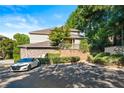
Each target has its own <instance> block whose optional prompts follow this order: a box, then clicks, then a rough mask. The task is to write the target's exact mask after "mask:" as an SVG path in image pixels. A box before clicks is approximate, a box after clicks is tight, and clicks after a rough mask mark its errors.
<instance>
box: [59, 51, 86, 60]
mask: <svg viewBox="0 0 124 93" xmlns="http://www.w3.org/2000/svg"><path fill="white" fill-rule="evenodd" d="M60 53H61V56H62V57H69V56H79V57H80V59H81V60H87V59H88V53H82V52H81V51H80V50H76V49H75V50H71V49H70V50H60Z"/></svg>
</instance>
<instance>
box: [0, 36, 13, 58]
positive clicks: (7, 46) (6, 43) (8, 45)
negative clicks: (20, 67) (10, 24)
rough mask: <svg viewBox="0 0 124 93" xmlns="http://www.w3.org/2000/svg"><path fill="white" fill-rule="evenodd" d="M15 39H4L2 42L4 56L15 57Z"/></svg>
mask: <svg viewBox="0 0 124 93" xmlns="http://www.w3.org/2000/svg"><path fill="white" fill-rule="evenodd" d="M13 46H14V41H13V40H12V39H8V38H6V39H4V40H2V41H1V42H0V50H1V51H2V54H3V58H4V59H9V58H13V49H14V47H13Z"/></svg>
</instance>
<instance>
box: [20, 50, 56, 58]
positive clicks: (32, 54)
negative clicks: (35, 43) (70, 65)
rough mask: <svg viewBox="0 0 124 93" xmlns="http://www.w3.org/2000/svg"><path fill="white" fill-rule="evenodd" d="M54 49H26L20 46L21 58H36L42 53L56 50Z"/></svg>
mask: <svg viewBox="0 0 124 93" xmlns="http://www.w3.org/2000/svg"><path fill="white" fill-rule="evenodd" d="M56 51H57V50H56V49H26V48H21V58H26V57H33V58H38V57H42V55H43V54H46V53H53V52H56Z"/></svg>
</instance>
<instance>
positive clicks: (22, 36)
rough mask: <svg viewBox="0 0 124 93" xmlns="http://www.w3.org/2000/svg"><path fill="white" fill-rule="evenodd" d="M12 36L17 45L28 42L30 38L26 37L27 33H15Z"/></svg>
mask: <svg viewBox="0 0 124 93" xmlns="http://www.w3.org/2000/svg"><path fill="white" fill-rule="evenodd" d="M13 38H14V39H15V41H16V42H17V45H22V44H29V43H30V38H29V37H28V35H25V34H20V33H16V34H15V35H14V36H13Z"/></svg>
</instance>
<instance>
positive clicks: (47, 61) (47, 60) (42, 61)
mask: <svg viewBox="0 0 124 93" xmlns="http://www.w3.org/2000/svg"><path fill="white" fill-rule="evenodd" d="M38 60H39V61H40V64H50V59H49V58H38Z"/></svg>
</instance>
